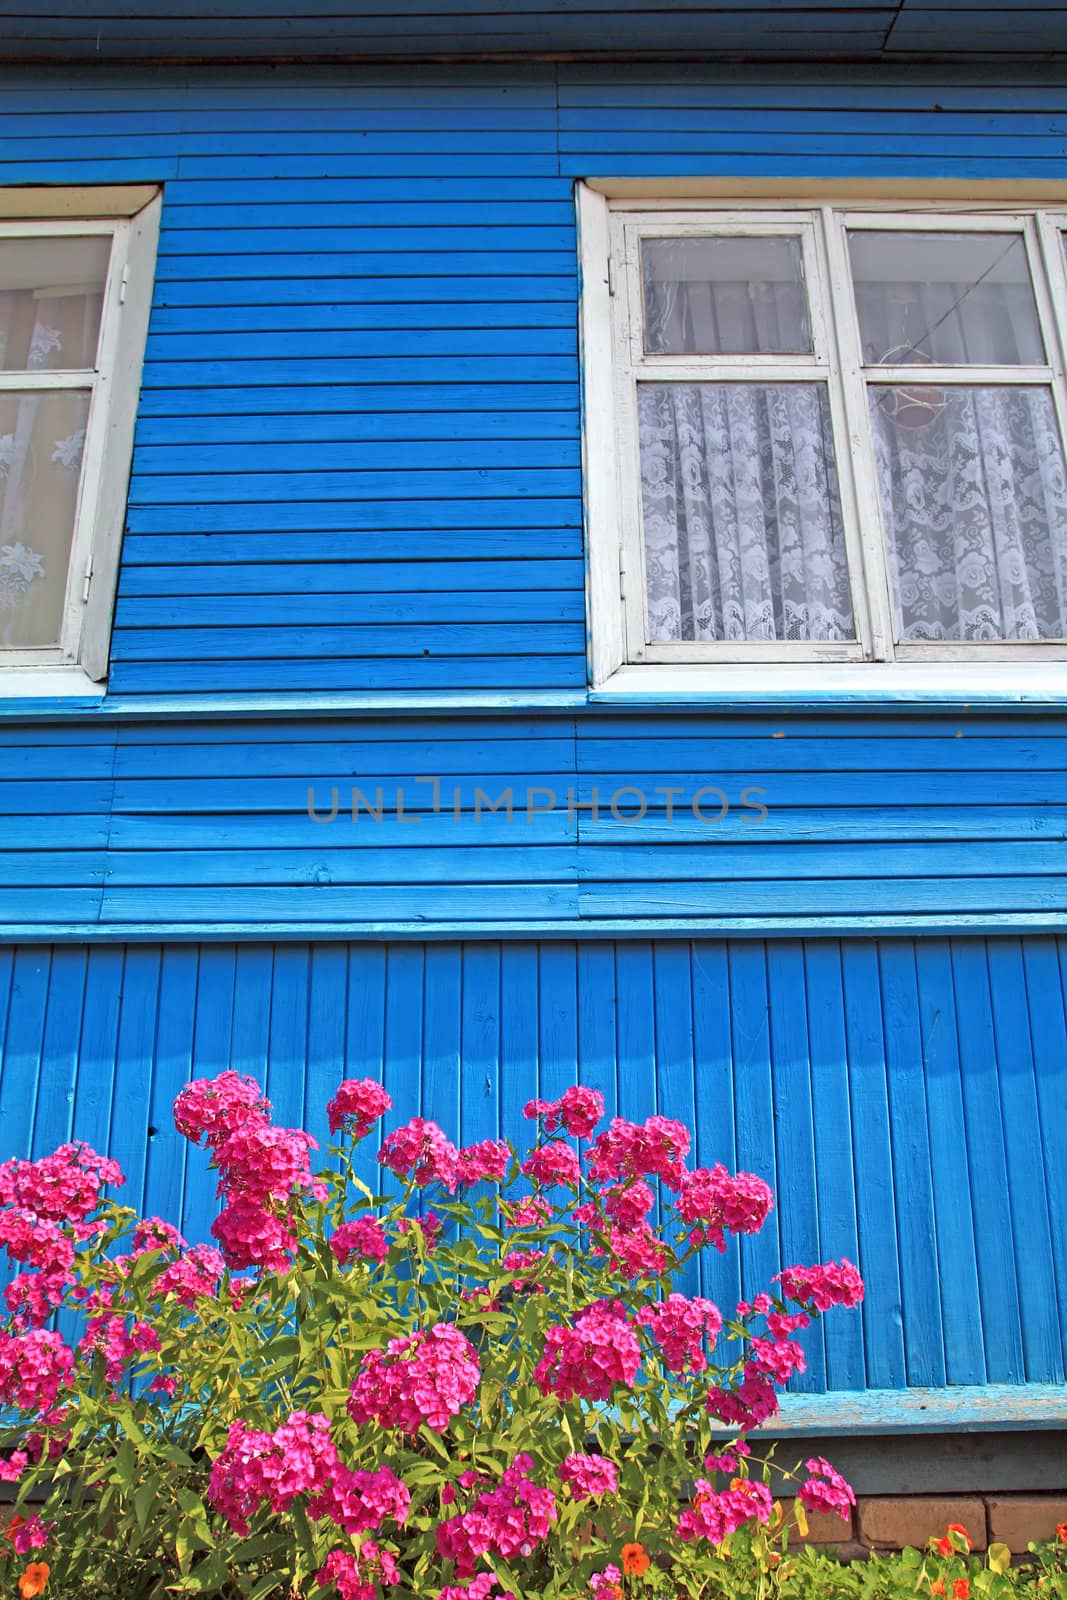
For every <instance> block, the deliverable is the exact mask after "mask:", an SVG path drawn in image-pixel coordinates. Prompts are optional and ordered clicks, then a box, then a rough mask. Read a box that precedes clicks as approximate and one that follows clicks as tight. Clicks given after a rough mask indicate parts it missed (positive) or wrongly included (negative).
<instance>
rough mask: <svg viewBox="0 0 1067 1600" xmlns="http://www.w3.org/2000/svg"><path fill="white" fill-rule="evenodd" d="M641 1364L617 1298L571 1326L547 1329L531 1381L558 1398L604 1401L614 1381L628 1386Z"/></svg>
mask: <svg viewBox="0 0 1067 1600" xmlns="http://www.w3.org/2000/svg"><path fill="white" fill-rule="evenodd" d="M640 1365H641V1345H640V1342H639V1340H638V1337H637V1331H636V1329H635V1327H634V1324H633V1323H632V1322H631V1320H630V1318H629V1316H628V1315H627V1312H626V1308H625V1306H623V1305H622V1303H621V1302H620V1301H617V1300H615V1301H598V1302H597V1303H596V1304H595V1305H592V1306H588V1307H587V1308H586V1309H585V1310H584V1311H582V1312H580V1313H579V1314H578V1316H576V1317H575V1319H574V1323H573V1325H572V1326H571V1327H558V1326H557V1327H553V1328H549V1330H548V1332H547V1333H546V1335H545V1347H544V1353H543V1355H542V1356H541V1360H540V1361H539V1362H538V1364H537V1368H536V1370H535V1371H534V1375H533V1376H534V1382H535V1383H536V1384H537V1385H538V1387H539V1388H540V1390H541V1393H542V1394H544V1395H547V1394H550V1393H554V1394H556V1395H557V1396H558V1398H559V1399H560V1400H563V1401H566V1400H572V1399H574V1398H575V1396H580V1397H581V1398H582V1399H585V1400H607V1399H609V1398H610V1396H611V1392H612V1390H613V1389H614V1387H615V1385H616V1384H619V1383H621V1384H625V1386H626V1387H627V1388H629V1387H630V1386H631V1385H632V1384H633V1381H634V1378H635V1377H636V1376H637V1369H638V1368H639V1366H640Z"/></svg>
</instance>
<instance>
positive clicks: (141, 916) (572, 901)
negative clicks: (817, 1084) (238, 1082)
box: [0, 709, 1067, 939]
mask: <svg viewBox="0 0 1067 1600" xmlns="http://www.w3.org/2000/svg"><path fill="white" fill-rule="evenodd" d="M420 777H421V778H423V779H426V778H427V777H436V778H437V779H438V780H439V783H440V790H439V796H438V798H439V806H440V809H439V810H438V811H437V812H436V813H435V812H434V810H433V804H434V799H435V791H434V786H433V785H432V784H430V783H428V782H425V781H423V782H419V781H418V780H419V778H420ZM667 788H673V789H675V790H676V794H675V795H674V796H673V797H671V796H668V795H667V794H665V792H664V791H665V789H667ZM509 789H510V791H511V794H512V798H513V801H514V809H513V812H512V816H511V818H510V820H509V818H508V816H507V814H506V812H504V811H498V812H490V811H488V810H486V809H485V805H486V803H487V802H490V803H491V802H495V801H498V800H499V798H500V796H501V794H502V793H503V792H504V791H505V790H509ZM354 790H355V791H357V795H362V796H363V800H364V801H365V802H366V803H367V804H368V805H370V806H374V807H376V809H378V808H380V813H381V820H380V821H377V820H375V819H374V818H373V817H372V816H371V815H370V814H369V813H368V811H367V810H366V809H365V807H364V804H363V801H360V800H358V799H357V805H358V820H355V821H354V820H353V816H352V795H353V791H354ZM479 790H481V791H482V794H483V795H484V797H485V798H484V799H481V798H480V797H479V793H478V791H479ZM594 791H595V797H596V798H597V800H598V803H599V814H598V815H597V816H596V817H594V815H593V813H592V810H591V809H590V808H591V806H592V803H593V800H594ZM623 791H627V792H625V793H624V792H623ZM657 791H658V792H657ZM701 791H703V796H702V798H700V799H698V810H699V811H700V817H699V818H698V817H697V816H696V815H694V812H693V806H692V801H693V798H694V797H695V796H698V795H699V794H700V792H701ZM309 793H310V794H311V796H312V798H313V802H314V809H315V811H316V814H317V815H318V816H320V817H329V816H330V815H331V813H332V810H333V802H334V800H336V804H337V815H336V817H335V818H334V820H333V821H319V822H317V823H316V822H314V821H312V820H311V818H310V817H309V814H308V796H309ZM568 794H570V796H571V801H572V803H571V804H568ZM616 795H618V797H619V798H618V800H617V802H616V811H617V813H618V817H617V816H615V815H613V814H612V811H611V809H610V803H611V799H612V797H613V796H616ZM645 802H647V807H648V809H647V813H646V815H645V816H644V817H642V818H641V819H640V820H629V821H626V820H618V818H620V817H623V818H624V817H629V818H635V817H636V815H637V813H638V811H639V810H640V808H641V805H642V804H643V803H645ZM668 804H670V806H671V814H670V815H668V810H667V807H668ZM401 806H402V807H403V813H404V814H403V815H402V816H401V815H400V814H399V811H400V807H401ZM759 806H762V807H764V808H765V812H766V814H765V815H761V814H760V811H759V810H758V809H757V807H759ZM549 808H551V809H549ZM1065 835H1067V738H1065V737H1064V723H1063V718H1062V717H1061V716H1055V717H1052V716H1038V715H1031V716H1028V717H1027V716H1014V717H1013V716H1010V715H1008V716H1004V715H1002V716H999V717H997V716H985V717H978V716H975V715H974V714H973V713H971V714H962V715H957V716H956V717H954V718H948V717H945V716H936V715H927V716H919V715H915V714H912V715H903V714H899V715H895V716H882V717H879V716H877V715H875V714H873V713H867V714H865V715H863V716H859V715H855V714H853V715H847V716H839V717H837V718H834V717H830V716H827V715H823V716H822V717H815V716H812V715H802V714H790V713H788V712H786V711H784V710H779V711H778V712H776V713H774V714H762V715H759V714H755V713H750V714H748V715H745V714H735V715H733V716H729V715H725V714H723V713H714V714H713V713H703V714H698V713H696V712H689V713H681V712H678V713H676V714H673V715H668V714H667V713H665V712H663V711H660V712H658V713H657V714H656V715H655V716H654V717H648V716H645V715H641V714H637V713H635V712H633V711H631V712H629V713H628V714H619V715H615V714H611V713H607V712H604V711H598V710H593V709H591V710H590V711H589V712H586V713H583V714H581V715H578V714H574V713H571V714H569V715H562V714H554V715H553V714H547V713H542V714H540V715H534V714H532V713H530V712H525V713H520V712H513V713H510V714H504V713H500V712H498V713H497V714H496V715H495V716H490V715H484V716H482V717H472V716H470V715H467V716H460V715H454V716H445V715H442V716H438V717H436V718H433V717H431V716H430V715H429V714H427V713H425V712H424V713H421V714H419V715H416V716H411V717H401V716H395V715H391V716H378V717H370V716H367V715H364V716H363V717H360V718H355V717H345V718H341V717H327V718H320V719H314V718H299V717H293V718H290V719H288V720H279V719H276V718H275V719H272V720H270V721H267V720H263V719H260V718H256V719H252V720H244V721H232V720H229V721H224V720H212V721H205V722H198V721H188V720H183V719H178V718H176V719H172V720H170V721H162V720H159V719H155V720H150V721H147V722H139V721H133V720H127V719H123V718H120V717H112V718H107V719H103V718H98V719H92V718H89V719H85V718H83V719H82V721H81V722H80V723H78V724H76V725H74V726H70V725H68V724H53V723H51V722H47V723H39V724H33V723H30V722H24V723H21V724H18V723H14V722H11V723H7V724H5V723H4V722H2V721H0V931H6V933H7V935H8V936H9V937H11V936H13V935H14V934H15V933H16V932H18V931H21V932H22V933H23V934H24V935H25V936H27V937H35V938H48V937H51V936H58V935H60V934H62V935H63V936H66V937H75V938H80V937H107V936H110V937H116V936H118V937H130V936H136V937H148V938H152V939H158V938H159V937H160V936H161V930H163V929H166V930H168V931H169V932H171V933H172V934H174V935H176V936H182V937H191V936H192V937H195V936H197V935H200V936H205V937H218V936H219V935H220V933H226V932H230V933H233V934H241V935H243V936H244V937H249V936H255V935H256V934H257V933H259V934H262V933H264V932H265V931H267V930H271V931H276V932H278V933H279V934H291V935H292V936H294V937H299V938H307V937H309V936H311V935H312V934H313V933H315V932H322V933H331V934H333V935H342V936H349V937H351V936H354V935H357V934H358V933H359V932H364V933H375V934H389V933H393V934H399V933H404V932H406V933H414V934H416V935H417V936H419V937H426V936H427V935H428V934H433V933H438V934H449V933H451V934H452V935H455V934H456V933H485V932H489V933H492V934H496V935H499V934H501V933H506V932H512V933H518V932H523V931H525V932H532V933H535V934H537V933H548V932H565V933H566V932H569V933H572V934H573V933H574V932H576V931H578V930H582V931H583V932H585V933H590V932H597V931H600V932H604V931H608V932H615V933H627V932H634V931H639V930H642V929H644V930H648V931H662V932H671V931H677V930H684V931H687V932H689V931H693V930H694V929H696V928H709V929H710V928H715V929H718V930H723V931H725V930H732V931H741V930H744V931H764V932H766V931H769V930H770V931H774V930H781V929H783V928H790V929H793V930H813V929H823V930H844V929H848V930H850V931H855V930H863V929H869V930H877V929H892V928H896V929H901V930H909V931H911V930H916V929H926V930H930V931H936V930H939V929H940V930H946V929H952V928H970V929H974V930H981V931H988V930H993V929H996V928H1007V927H1012V928H1018V929H1028V930H1031V931H1032V930H1035V929H1041V928H1049V927H1051V928H1057V927H1061V926H1062V925H1063V917H1064V911H1065V908H1067V851H1065V848H1064V838H1065Z"/></svg>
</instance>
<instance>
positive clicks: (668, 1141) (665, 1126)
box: [585, 1117, 689, 1189]
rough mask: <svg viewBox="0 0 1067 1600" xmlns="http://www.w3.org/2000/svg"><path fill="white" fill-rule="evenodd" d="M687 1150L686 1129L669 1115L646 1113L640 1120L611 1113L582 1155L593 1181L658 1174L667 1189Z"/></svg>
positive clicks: (677, 1181)
mask: <svg viewBox="0 0 1067 1600" xmlns="http://www.w3.org/2000/svg"><path fill="white" fill-rule="evenodd" d="M688 1153H689V1131H688V1129H687V1128H685V1127H684V1126H683V1124H682V1123H680V1122H675V1121H673V1119H672V1118H670V1117H648V1118H647V1119H646V1121H645V1122H644V1123H643V1124H641V1123H636V1122H627V1121H626V1119H625V1118H624V1117H612V1119H611V1122H610V1123H609V1125H608V1127H607V1129H606V1130H605V1132H603V1133H600V1134H598V1135H597V1137H596V1138H595V1139H594V1141H593V1144H592V1146H591V1148H590V1149H589V1150H588V1151H587V1152H586V1157H585V1159H586V1161H587V1162H588V1164H589V1177H590V1179H591V1180H592V1181H593V1182H594V1183H610V1182H612V1181H613V1180H617V1179H622V1180H623V1181H625V1180H626V1179H628V1178H660V1179H661V1180H662V1181H663V1182H664V1183H665V1184H666V1185H667V1187H668V1189H678V1188H679V1187H680V1186H681V1182H682V1178H683V1176H684V1174H685V1157H686V1156H687V1155H688Z"/></svg>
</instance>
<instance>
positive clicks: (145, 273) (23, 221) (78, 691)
mask: <svg viewBox="0 0 1067 1600" xmlns="http://www.w3.org/2000/svg"><path fill="white" fill-rule="evenodd" d="M161 203H162V201H161V195H160V191H159V189H158V187H156V186H155V185H153V186H151V187H148V186H145V185H143V184H141V185H132V184H131V185H127V186H124V187H108V188H101V189H81V190H70V189H66V190H63V189H55V190H30V189H0V248H2V246H3V242H4V240H6V239H13V238H23V239H24V238H36V239H40V238H54V239H57V240H61V239H63V238H65V237H70V236H82V237H84V236H85V235H87V234H95V235H105V236H110V237H111V239H112V246H111V253H110V257H109V261H108V273H107V281H106V283H105V286H104V296H103V306H102V309H101V316H100V334H99V340H98V345H97V358H96V359H97V364H96V366H95V368H93V369H90V370H87V371H66V370H63V371H54V370H47V371H30V372H25V371H22V372H7V371H0V391H2V392H4V393H6V394H11V393H17V392H22V393H31V392H33V391H35V390H36V391H41V390H44V391H55V390H58V389H77V390H88V391H89V393H90V399H89V413H88V418H87V422H86V432H85V444H84V448H83V452H82V464H81V472H80V475H79V482H78V495H77V502H76V508H75V513H74V530H73V538H72V541H71V555H70V563H69V567H68V571H67V585H66V593H65V597H64V605H63V620H62V624H61V632H60V640H59V644H58V645H57V646H56V647H53V648H49V649H34V650H0V698H5V699H7V698H21V697H33V698H40V697H45V698H51V697H53V696H56V695H60V696H62V695H86V694H92V695H94V696H95V695H99V694H100V693H101V692H102V684H103V681H104V680H105V679H106V677H107V671H108V655H109V648H110V638H111V619H112V614H113V611H114V605H115V589H116V586H117V583H118V571H119V556H120V552H121V546H122V531H123V524H124V522H125V514H126V500H127V492H128V487H129V477H130V464H131V459H132V455H133V433H134V423H135V420H136V415H137V401H138V395H139V390H140V383H141V368H142V363H143V359H144V347H145V339H146V336H147V332H148V317H149V312H150V309H151V304H152V290H153V282H154V275H155V259H156V247H157V241H158V236H159V217H160V209H161Z"/></svg>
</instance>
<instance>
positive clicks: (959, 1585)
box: [952, 1578, 971, 1600]
mask: <svg viewBox="0 0 1067 1600" xmlns="http://www.w3.org/2000/svg"><path fill="white" fill-rule="evenodd" d="M952 1600H971V1586H970V1584H969V1583H968V1582H967V1579H966V1578H957V1579H956V1581H955V1583H954V1584H953V1585H952Z"/></svg>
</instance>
